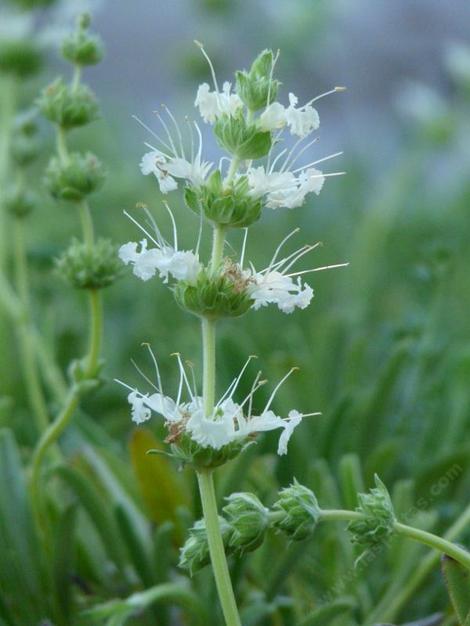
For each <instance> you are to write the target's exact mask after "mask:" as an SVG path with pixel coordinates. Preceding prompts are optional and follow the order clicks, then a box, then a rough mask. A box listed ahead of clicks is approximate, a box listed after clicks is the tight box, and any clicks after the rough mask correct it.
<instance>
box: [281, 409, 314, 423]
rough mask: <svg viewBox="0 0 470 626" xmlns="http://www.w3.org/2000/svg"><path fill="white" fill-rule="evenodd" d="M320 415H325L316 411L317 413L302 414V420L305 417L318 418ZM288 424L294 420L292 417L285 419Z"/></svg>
mask: <svg viewBox="0 0 470 626" xmlns="http://www.w3.org/2000/svg"><path fill="white" fill-rule="evenodd" d="M318 415H323V413H321V412H320V411H316V412H315V413H302V419H303V418H304V417H316V416H318ZM284 419H285V421H286V422H289V421H290V420H291V419H292V418H291V417H285V418H284Z"/></svg>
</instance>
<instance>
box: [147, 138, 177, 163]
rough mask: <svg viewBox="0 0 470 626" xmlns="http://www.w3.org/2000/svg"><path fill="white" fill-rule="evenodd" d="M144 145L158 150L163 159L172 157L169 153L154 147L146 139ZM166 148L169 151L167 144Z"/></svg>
mask: <svg viewBox="0 0 470 626" xmlns="http://www.w3.org/2000/svg"><path fill="white" fill-rule="evenodd" d="M144 146H146V147H147V148H150V150H153V151H154V152H159V153H160V154H162V155H163V156H164V157H165V159H172V158H173V157H172V156H171V154H166V153H165V152H163V150H161V149H160V148H155V146H152V144H151V143H148V141H144ZM166 148H167V149H168V150H169V151H170V152H171V149H170V147H169V146H166Z"/></svg>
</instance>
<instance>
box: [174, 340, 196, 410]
mask: <svg viewBox="0 0 470 626" xmlns="http://www.w3.org/2000/svg"><path fill="white" fill-rule="evenodd" d="M171 356H175V357H176V358H177V360H178V366H179V368H180V372H181V375H182V377H183V381H184V384H185V385H186V389H187V390H188V393H189V396H190V398H191V400H193V399H194V396H193V390H192V389H191V385H190V384H189V380H188V377H187V375H186V370H185V369H184V364H183V361H182V360H181V355H180V353H179V352H175V353H174V354H172V355H171ZM177 404H179V401H178V402H177Z"/></svg>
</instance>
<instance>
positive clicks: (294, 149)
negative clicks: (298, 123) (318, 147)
mask: <svg viewBox="0 0 470 626" xmlns="http://www.w3.org/2000/svg"><path fill="white" fill-rule="evenodd" d="M304 139H305V137H301V138H300V139H297V140H296V142H295V143H294V145H293V146H292V148H291V149H290V150H289V152H288V154H287V156H286V158H285V161H284V163H283V164H282V167H281V170H280V171H281V172H284V171H285V170H286V169H287V166H288V164H289V161H290V158H291V157H292V155H293V154H294V153H295V151H296V150H297V148H298V146H299V145H300V144H301V143H302V141H303V140H304ZM317 139H318V137H316V138H315V139H313V140H312V141H311V142H310V143H312V142H314V141H315V140H317ZM307 147H308V144H307V146H304V147H303V150H306V148H307Z"/></svg>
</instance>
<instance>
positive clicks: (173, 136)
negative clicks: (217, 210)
mask: <svg viewBox="0 0 470 626" xmlns="http://www.w3.org/2000/svg"><path fill="white" fill-rule="evenodd" d="M165 111H166V113H167V115H168V118H169V122H167V121H165V119H164V118H163V116H162V115H160V114H159V113H157V116H158V119H159V121H160V123H161V125H162V128H163V137H160V136H159V135H157V134H156V133H155V132H154V131H153V130H152V129H151V128H149V127H148V126H147V125H146V124H144V123H143V122H142V121H141V120H139V119H138V118H137V117H136V118H135V119H136V120H137V121H138V122H139V124H141V126H143V127H144V128H145V129H146V130H148V131H149V132H150V133H151V134H152V135H153V136H154V137H155V139H157V141H158V145H159V146H160V147H158V148H155V147H154V146H152V145H150V144H148V143H146V144H145V145H146V146H147V147H149V148H150V151H149V152H146V153H145V154H144V156H143V157H142V159H141V161H140V170H141V172H142V174H144V175H145V176H148V175H149V174H153V175H154V176H155V177H156V179H157V180H158V184H159V187H160V191H161V192H162V193H164V194H166V193H168V192H169V191H174V190H175V189H177V188H178V183H177V181H176V180H175V178H181V179H184V180H186V181H188V182H189V183H190V184H191V185H194V186H196V187H198V186H200V185H202V184H203V183H204V181H205V180H206V178H207V176H208V175H209V173H210V171H211V169H212V166H213V163H209V162H207V161H203V160H202V134H201V131H200V129H199V126H198V125H197V124H196V122H193V123H191V122H188V126H189V130H190V142H191V150H190V154H189V153H188V151H187V150H185V147H184V145H183V134H182V132H181V129H180V127H179V126H178V123H177V121H176V119H175V118H174V116H173V115H172V113H171V111H170V110H169V109H167V108H166V107H165ZM194 133H196V137H197V144H198V145H197V150H196V152H195V146H196V138H195V136H194Z"/></svg>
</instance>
